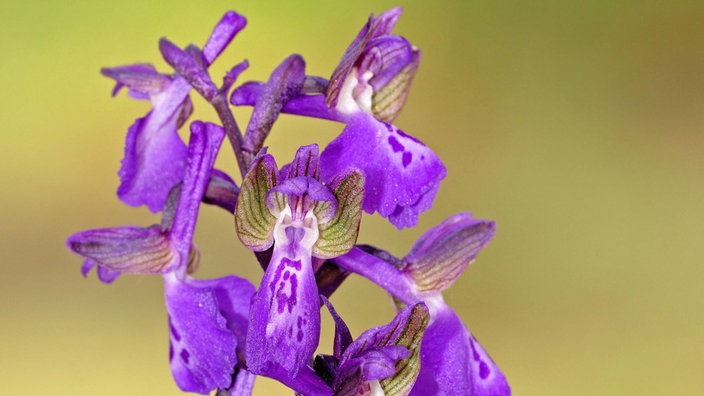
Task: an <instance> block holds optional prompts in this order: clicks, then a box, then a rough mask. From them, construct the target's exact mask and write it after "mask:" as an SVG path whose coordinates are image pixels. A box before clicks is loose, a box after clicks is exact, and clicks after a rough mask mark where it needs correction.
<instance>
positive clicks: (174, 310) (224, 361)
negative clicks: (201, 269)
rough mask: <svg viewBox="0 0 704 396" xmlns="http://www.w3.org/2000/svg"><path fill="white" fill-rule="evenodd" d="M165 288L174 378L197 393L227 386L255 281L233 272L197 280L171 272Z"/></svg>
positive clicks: (165, 280) (167, 276)
mask: <svg viewBox="0 0 704 396" xmlns="http://www.w3.org/2000/svg"><path fill="white" fill-rule="evenodd" d="M164 289H165V296H166V309H167V312H168V318H169V336H170V342H169V361H170V365H171V371H172V374H173V376H174V379H175V381H176V384H177V385H178V386H179V388H181V389H182V390H184V391H187V392H196V393H201V394H207V393H209V392H210V391H212V390H213V389H216V388H228V387H230V385H231V384H232V374H233V372H234V367H235V365H236V364H237V353H236V348H237V346H238V342H242V341H243V340H244V338H243V337H244V329H245V328H246V325H247V316H246V315H247V308H248V306H249V302H250V300H251V296H252V294H254V286H253V285H251V284H250V283H249V282H248V281H246V280H244V279H240V278H237V277H235V276H228V277H225V278H221V279H214V280H208V281H199V280H195V279H190V278H187V279H185V280H181V279H179V278H178V277H177V275H176V274H174V273H172V274H168V275H166V276H165V277H164ZM238 333H239V334H238Z"/></svg>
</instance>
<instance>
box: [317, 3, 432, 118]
mask: <svg viewBox="0 0 704 396" xmlns="http://www.w3.org/2000/svg"><path fill="white" fill-rule="evenodd" d="M400 16H401V8H393V9H391V10H388V11H386V12H384V13H382V14H381V15H379V16H378V17H376V18H375V17H374V16H373V15H372V16H370V17H369V21H368V22H367V24H366V25H364V27H363V28H362V30H361V31H360V32H359V34H358V35H357V37H356V38H355V39H354V41H352V44H350V46H349V47H347V50H346V51H345V54H344V55H343V56H342V60H341V61H340V64H339V65H338V66H337V68H336V69H335V71H334V72H333V73H332V76H331V77H330V83H329V84H328V86H327V90H326V92H325V102H326V104H327V105H328V106H329V107H331V108H335V109H336V110H337V111H339V112H340V113H343V114H353V113H357V112H360V111H363V112H365V113H369V114H373V115H374V117H376V118H377V119H379V120H380V121H383V122H392V121H393V120H394V119H396V116H397V115H398V113H399V112H400V111H401V108H402V107H403V104H404V103H405V101H406V97H407V96H408V91H409V89H410V85H411V82H412V81H413V77H414V76H415V73H416V70H417V69H418V65H419V63H420V51H419V50H418V49H417V48H415V47H413V46H412V45H411V44H410V43H409V42H408V41H407V40H406V39H405V38H403V37H399V36H396V35H392V34H391V30H392V29H393V27H394V25H395V24H396V21H397V20H398V18H399V17H400Z"/></svg>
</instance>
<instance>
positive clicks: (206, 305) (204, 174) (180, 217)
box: [67, 122, 254, 394]
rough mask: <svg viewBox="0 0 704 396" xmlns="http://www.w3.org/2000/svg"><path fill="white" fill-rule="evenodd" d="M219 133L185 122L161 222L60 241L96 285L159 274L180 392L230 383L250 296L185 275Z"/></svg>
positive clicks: (193, 261) (242, 285) (228, 283)
mask: <svg viewBox="0 0 704 396" xmlns="http://www.w3.org/2000/svg"><path fill="white" fill-rule="evenodd" d="M224 135H225V133H224V131H223V130H222V128H220V127H218V126H216V125H214V124H205V123H201V122H194V123H193V124H192V125H191V141H190V144H189V146H188V157H187V163H188V165H187V167H186V170H185V175H184V180H183V182H182V183H181V185H180V187H176V188H174V189H173V190H172V191H173V192H172V193H171V194H170V198H169V199H168V200H167V203H166V207H165V210H164V218H163V221H162V224H160V225H154V226H151V227H147V228H141V227H116V228H104V229H97V230H89V231H84V232H80V233H78V234H75V235H73V236H71V237H69V239H68V241H67V246H68V248H69V249H70V250H71V251H73V252H74V253H77V254H79V255H81V256H83V257H85V258H86V264H84V269H85V268H86V267H91V266H95V265H97V266H98V275H99V276H100V277H101V279H102V280H105V279H104V278H105V277H106V276H108V280H110V277H112V276H115V275H116V274H120V273H133V274H160V275H162V277H163V278H164V292H165V293H164V294H165V297H166V309H167V313H168V323H169V336H170V341H169V349H170V350H169V361H170V364H171V371H172V373H173V375H174V379H175V380H176V383H177V384H178V386H179V387H180V388H181V389H183V390H184V391H189V392H197V393H203V394H207V393H209V392H210V391H212V390H213V389H215V388H228V387H229V386H230V385H231V383H232V380H233V372H234V370H235V366H236V365H237V356H236V355H237V352H236V351H237V349H238V348H242V345H243V344H244V338H245V334H246V328H247V316H248V311H249V302H250V300H251V297H252V295H253V294H254V286H253V285H252V284H250V283H249V282H248V281H247V280H245V279H241V278H238V277H236V276H227V277H224V278H219V279H213V280H197V279H194V278H191V277H190V276H189V273H190V272H193V271H194V270H195V269H196V268H197V264H198V260H199V254H198V251H197V249H196V248H195V246H194V245H193V242H192V240H193V231H194V228H195V224H196V220H197V217H198V209H199V206H200V201H201V199H202V197H203V195H204V193H205V190H206V188H207V185H208V180H209V178H210V175H211V172H212V166H213V163H214V161H215V157H216V155H217V151H218V148H219V147H220V143H221V142H222V139H223V137H224ZM101 273H102V274H103V275H101ZM106 274H107V275H106ZM112 280H114V278H112Z"/></svg>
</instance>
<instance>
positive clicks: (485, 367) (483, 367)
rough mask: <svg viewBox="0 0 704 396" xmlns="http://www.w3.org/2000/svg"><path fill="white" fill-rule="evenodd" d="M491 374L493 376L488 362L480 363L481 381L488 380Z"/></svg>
mask: <svg viewBox="0 0 704 396" xmlns="http://www.w3.org/2000/svg"><path fill="white" fill-rule="evenodd" d="M489 374H491V370H489V366H488V365H487V364H486V362H485V361H483V360H482V361H481V363H479V377H481V379H486V377H488V376H489Z"/></svg>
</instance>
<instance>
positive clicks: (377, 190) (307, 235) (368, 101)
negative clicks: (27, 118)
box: [67, 8, 510, 395]
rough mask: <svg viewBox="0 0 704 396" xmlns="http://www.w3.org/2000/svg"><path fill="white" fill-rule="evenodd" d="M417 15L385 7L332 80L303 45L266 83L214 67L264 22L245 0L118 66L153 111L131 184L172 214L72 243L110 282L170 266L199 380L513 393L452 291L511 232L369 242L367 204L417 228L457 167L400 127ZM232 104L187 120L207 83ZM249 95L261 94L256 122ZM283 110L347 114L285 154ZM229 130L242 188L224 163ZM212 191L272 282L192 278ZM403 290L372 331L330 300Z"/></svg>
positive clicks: (172, 351)
mask: <svg viewBox="0 0 704 396" xmlns="http://www.w3.org/2000/svg"><path fill="white" fill-rule="evenodd" d="M400 14H401V10H400V9H398V8H396V9H391V10H389V11H386V12H384V13H382V14H381V15H379V16H377V17H373V16H372V17H370V19H369V20H368V22H367V23H366V24H365V25H364V27H363V28H362V30H361V31H360V32H359V34H358V35H357V37H355V39H354V40H353V41H352V43H351V44H350V45H349V47H348V48H347V50H346V51H345V53H344V55H343V56H342V60H341V61H340V64H339V65H338V67H337V68H336V69H335V70H334V71H333V72H332V74H331V77H330V78H329V79H325V78H321V77H314V76H308V75H306V72H305V62H304V60H303V58H302V57H301V56H299V55H291V56H289V57H288V58H286V59H285V60H284V61H283V62H282V63H281V64H280V65H279V66H278V67H277V68H276V69H275V70H274V71H273V72H272V73H271V76H270V77H269V79H268V81H266V82H254V81H251V82H246V83H244V84H241V85H239V86H237V87H236V88H234V90H233V89H232V88H233V86H235V83H236V81H237V78H238V76H239V75H240V74H241V73H242V72H244V71H245V70H246V69H247V67H248V66H249V65H248V63H247V62H246V61H244V62H242V63H239V64H237V65H235V66H233V67H232V68H231V69H230V71H229V72H228V73H226V75H225V76H224V78H223V80H222V83H221V84H216V83H215V82H214V81H213V79H211V77H210V75H209V72H208V68H209V66H210V64H211V63H213V62H214V61H215V60H216V58H217V57H218V55H219V54H220V53H221V52H222V51H223V50H224V49H225V48H226V47H227V46H228V45H229V44H230V42H231V41H232V39H233V38H234V37H235V36H236V35H237V33H238V32H239V31H240V30H242V29H243V28H244V27H245V25H246V20H245V18H244V17H242V16H241V15H239V14H237V13H235V12H233V11H230V12H228V13H226V14H225V15H224V16H223V18H222V19H221V20H220V21H219V22H218V24H217V25H216V26H215V28H214V30H213V32H212V34H211V36H210V38H209V39H208V41H207V42H206V43H205V45H203V47H202V48H199V47H197V46H195V45H192V44H191V45H189V46H187V47H185V48H181V47H179V46H177V45H175V44H173V43H172V42H170V41H168V40H167V39H161V41H160V43H159V48H160V50H161V53H162V56H163V57H164V59H165V60H166V62H167V63H168V64H169V65H170V66H171V67H172V68H173V73H172V74H164V73H160V72H157V71H156V70H155V68H154V67H153V66H151V65H149V64H133V65H128V66H120V67H112V68H105V69H103V70H102V73H103V74H104V75H105V76H107V77H109V78H112V79H114V80H115V81H116V85H115V89H114V91H113V94H117V92H118V91H119V90H120V89H121V88H123V87H125V88H127V90H128V94H129V95H130V96H131V97H133V98H135V99H144V100H149V101H150V102H151V104H152V108H151V110H150V111H149V113H147V115H145V116H144V117H142V118H138V119H137V120H136V121H135V122H134V124H132V126H130V127H129V129H128V131H127V138H126V143H125V155H124V158H123V160H122V167H121V169H120V171H119V176H120V179H121V184H120V186H119V188H118V190H117V195H118V197H119V198H120V200H122V201H123V202H124V203H126V204H128V205H132V206H141V205H146V206H147V207H148V208H149V209H150V210H151V211H153V212H161V214H162V220H161V223H160V224H156V225H152V226H149V227H132V226H125V227H113V228H102V229H93V230H88V231H83V232H79V233H77V234H74V235H72V236H70V237H69V238H68V240H67V246H68V248H69V250H71V251H72V252H74V253H76V254H78V255H80V256H82V257H84V258H85V262H84V264H83V269H82V270H83V273H84V275H87V273H88V272H89V271H90V270H91V269H92V268H93V267H96V272H97V275H98V278H99V279H100V280H101V281H102V282H105V283H111V282H113V281H115V280H116V279H117V278H118V277H119V276H120V275H121V274H159V275H161V276H162V278H163V279H164V294H165V299H166V309H167V314H168V327H169V337H170V340H169V361H170V366H171V371H172V373H173V377H174V379H175V381H176V384H177V385H178V386H179V387H180V388H181V389H182V390H184V391H187V392H195V393H201V394H208V393H209V392H212V391H214V390H217V391H218V394H222V395H224V394H230V395H248V394H251V392H252V388H253V384H254V380H255V378H256V376H258V375H262V376H267V377H270V378H274V379H276V380H278V381H280V382H281V383H283V384H285V385H286V386H288V387H289V388H291V389H292V390H294V391H295V392H297V393H298V394H302V395H383V394H385V395H407V394H411V395H509V394H510V388H509V386H508V384H507V382H506V379H505V378H504V376H503V374H502V373H501V371H500V370H499V369H498V367H497V366H496V365H495V364H494V362H493V361H492V360H491V358H490V357H489V356H488V355H487V353H486V352H485V351H484V349H483V348H482V347H481V346H480V345H479V343H478V342H477V340H476V339H475V338H474V336H473V335H472V334H471V333H470V332H469V330H467V328H466V327H465V326H464V325H463V323H462V321H461V320H460V318H459V317H458V316H457V314H456V313H455V312H454V311H453V310H452V309H451V308H450V307H449V306H448V305H447V304H446V303H445V302H444V300H443V298H442V291H444V290H445V289H447V288H448V287H450V285H451V284H452V283H453V282H454V281H455V280H456V279H457V278H458V277H459V276H460V275H461V274H462V272H463V271H464V270H465V269H466V267H467V266H468V265H469V264H470V263H471V262H472V261H473V260H474V259H475V257H476V255H477V254H478V253H479V252H480V251H481V250H482V249H483V248H484V246H485V245H486V244H487V243H488V242H489V241H490V240H491V239H492V238H493V236H494V234H495V230H496V228H495V224H494V223H493V222H491V221H486V220H480V219H476V218H474V217H472V215H471V214H469V213H459V214H457V215H454V216H451V217H450V218H448V219H447V220H445V221H444V222H442V223H441V224H439V225H437V226H435V227H433V228H431V229H430V230H428V231H426V233H425V234H423V235H422V236H421V237H420V238H419V239H418V241H417V242H416V243H415V244H414V245H413V246H412V248H411V249H410V251H409V253H408V254H407V255H406V256H404V257H402V258H397V257H394V256H392V255H391V254H389V253H388V252H386V251H384V250H382V249H380V248H378V247H375V246H369V245H357V244H356V242H357V234H358V230H359V227H360V221H361V218H362V211H365V212H367V213H370V214H373V213H378V214H379V215H380V216H382V217H384V218H387V219H388V220H389V221H390V222H391V223H392V224H394V225H395V226H396V227H398V228H403V227H412V226H414V225H415V224H416V223H417V220H418V216H419V214H420V213H421V212H423V211H426V210H428V209H429V208H430V207H431V206H432V202H433V199H434V197H435V195H436V193H437V191H438V187H439V184H440V182H441V180H442V179H443V178H444V177H445V167H444V165H443V164H442V162H441V161H440V159H439V158H438V157H437V156H436V155H435V153H433V151H432V150H431V149H429V148H428V147H427V146H426V145H425V144H423V143H422V142H421V141H419V140H418V139H416V138H414V137H412V136H410V135H408V134H406V133H404V132H403V131H401V130H400V129H399V128H397V127H396V126H394V125H393V124H392V122H393V121H394V119H395V118H396V116H397V115H398V113H399V112H400V111H401V109H402V107H403V104H404V102H405V100H406V97H407V95H408V92H409V88H410V85H411V82H412V80H413V77H414V75H415V73H416V70H417V69H418V65H419V62H420V52H419V50H418V49H417V48H415V47H414V46H412V45H411V44H410V43H409V42H408V41H407V40H406V39H404V38H402V37H399V36H396V35H393V34H391V30H392V28H393V26H394V24H395V22H396V20H397V19H398V18H399V16H400ZM192 90H193V91H195V93H197V94H198V95H200V96H202V97H203V98H204V99H205V101H206V102H207V103H208V104H210V105H211V106H212V107H213V108H214V109H215V111H216V112H217V114H218V116H219V118H220V122H221V123H220V125H218V124H215V123H207V122H202V121H193V122H191V123H190V125H189V129H190V138H189V141H188V144H185V143H184V142H183V141H182V140H181V138H180V137H179V134H178V130H179V128H181V127H183V126H184V125H185V124H186V122H187V121H188V118H189V117H190V116H191V114H192V111H193V104H192V102H191V99H190V95H191V93H192V92H191V91H192ZM231 105H233V106H252V107H253V110H252V115H251V118H250V120H249V123H248V124H247V128H246V130H245V131H244V134H243V133H242V132H241V131H240V129H239V127H238V124H237V122H236V120H235V118H234V117H233V113H232V109H231V107H230V106H231ZM281 113H289V114H295V115H299V116H306V117H317V118H322V119H326V120H332V121H336V122H340V123H343V124H344V128H343V129H342V132H341V133H340V134H339V135H338V136H337V137H336V138H335V139H334V140H333V141H332V142H331V143H330V144H329V145H327V146H326V147H325V148H324V149H323V150H322V151H320V149H319V147H318V146H317V145H315V144H312V145H307V146H302V147H300V148H299V149H298V151H297V152H296V154H295V156H294V158H293V160H292V161H291V162H290V163H288V164H285V165H283V166H279V165H277V163H276V160H275V158H274V157H273V156H272V155H270V154H268V153H267V150H266V147H264V142H265V140H266V138H267V136H268V135H269V133H270V131H271V130H272V126H273V125H274V123H275V122H276V120H277V118H278V116H279V115H280V114H281ZM225 137H227V140H228V141H229V143H230V146H231V148H232V150H233V152H234V154H235V157H236V159H237V165H238V167H239V171H240V176H241V182H240V183H239V185H238V184H237V183H236V182H235V181H234V180H233V178H231V177H230V176H229V175H228V174H227V173H225V172H223V171H221V170H218V169H215V168H214V167H213V165H214V163H215V159H216V157H217V155H218V153H219V151H220V148H221V144H222V142H223V141H224V140H225ZM201 203H205V204H210V205H216V206H218V207H220V208H222V209H224V210H225V211H226V212H228V213H229V215H230V216H232V217H233V219H234V226H235V227H234V230H235V232H236V234H237V236H238V237H239V240H240V241H241V242H242V243H243V244H244V245H245V246H246V247H247V248H249V249H250V250H252V252H253V253H254V258H256V261H258V262H259V264H260V265H261V266H262V268H263V269H264V276H263V278H262V280H261V283H260V285H259V287H255V286H254V285H252V284H251V283H250V282H249V281H248V280H245V279H243V278H240V277H237V276H235V275H230V276H226V277H223V278H218V279H210V280H202V279H196V278H194V277H193V276H192V275H193V273H194V272H195V271H196V270H197V269H198V266H199V263H200V253H199V251H198V248H197V247H196V245H195V244H194V242H193V233H194V229H195V226H196V223H197V218H198V213H199V209H200V205H201ZM352 273H354V274H358V275H360V276H364V277H366V278H368V279H369V280H371V281H372V282H374V283H375V284H377V285H379V286H380V287H382V288H383V289H384V290H386V291H387V292H388V293H389V295H390V296H391V297H392V299H393V302H394V304H395V306H396V308H397V314H396V316H395V317H394V318H393V319H392V320H391V321H390V322H389V323H388V324H387V325H384V326H381V327H377V328H372V329H369V330H367V331H365V332H364V333H362V334H361V335H359V336H358V337H357V338H356V339H355V338H353V336H352V334H351V333H350V331H349V330H348V328H347V326H346V325H345V323H344V321H343V320H342V318H341V317H340V315H338V313H337V312H336V311H335V309H334V307H333V305H332V304H331V302H330V301H329V300H328V298H330V296H331V295H332V294H333V293H334V291H335V290H336V289H337V288H338V287H339V286H340V285H341V284H342V283H343V282H344V280H345V279H346V278H347V277H348V276H349V275H350V274H352ZM323 306H325V307H326V309H325V310H324V311H326V312H329V314H330V315H331V316H332V318H333V320H334V323H335V337H334V340H335V341H334V345H333V351H332V354H319V355H317V356H316V355H315V351H316V349H317V348H318V342H319V336H320V320H321V308H322V307H323Z"/></svg>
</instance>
